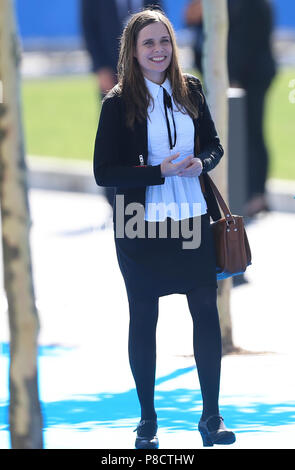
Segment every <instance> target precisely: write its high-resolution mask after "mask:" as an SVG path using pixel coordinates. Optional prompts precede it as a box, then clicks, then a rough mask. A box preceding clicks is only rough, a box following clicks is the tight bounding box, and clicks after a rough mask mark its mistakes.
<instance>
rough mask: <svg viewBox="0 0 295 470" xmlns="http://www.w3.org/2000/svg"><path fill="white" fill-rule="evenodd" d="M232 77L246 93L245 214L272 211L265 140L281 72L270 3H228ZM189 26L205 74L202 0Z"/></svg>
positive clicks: (189, 15) (190, 9)
mask: <svg viewBox="0 0 295 470" xmlns="http://www.w3.org/2000/svg"><path fill="white" fill-rule="evenodd" d="M228 13H229V35H228V74H229V82H230V86H231V87H239V88H243V89H244V90H245V91H246V112H247V116H246V122H247V158H248V160H247V172H248V174H247V203H246V207H245V215H247V216H249V217H252V216H254V215H256V214H258V213H259V212H261V211H264V210H268V206H267V202H266V198H265V184H266V179H267V174H268V166H269V154H268V150H267V147H266V143H265V139H264V130H263V125H264V108H265V98H266V94H267V91H268V89H269V87H270V85H271V82H272V80H273V78H274V76H275V74H276V64H275V60H274V56H273V52H272V47H271V36H272V31H273V11H272V6H271V3H270V1H269V0H251V1H249V0H228ZM185 21H186V24H187V25H189V26H192V27H193V28H196V31H197V41H196V43H195V45H194V47H195V56H196V63H195V65H196V66H197V67H198V69H199V70H200V71H201V72H202V49H203V41H204V33H203V27H202V0H193V1H191V2H189V4H188V5H187V8H186V11H185Z"/></svg>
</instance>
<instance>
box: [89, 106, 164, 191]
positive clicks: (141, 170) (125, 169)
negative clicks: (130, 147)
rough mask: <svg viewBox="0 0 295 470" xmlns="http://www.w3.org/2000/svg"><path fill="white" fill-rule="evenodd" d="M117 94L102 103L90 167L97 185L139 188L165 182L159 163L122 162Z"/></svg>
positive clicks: (120, 120) (122, 149) (120, 119)
mask: <svg viewBox="0 0 295 470" xmlns="http://www.w3.org/2000/svg"><path fill="white" fill-rule="evenodd" d="M117 100H118V98H116V97H110V98H107V99H106V100H105V101H104V102H103V105H102V109H101V113H100V120H99V124H98V129H97V134H96V139H95V146H94V159H93V171H94V177H95V181H96V184H97V185H98V186H111V187H121V188H138V187H143V186H154V185H159V184H164V182H165V178H164V177H162V174H161V165H145V166H132V165H128V166H127V165H122V163H121V162H122V160H123V159H124V154H123V152H124V148H123V147H122V144H121V145H120V143H121V142H122V135H121V132H122V127H123V126H122V118H121V115H120V111H119V104H118V102H117Z"/></svg>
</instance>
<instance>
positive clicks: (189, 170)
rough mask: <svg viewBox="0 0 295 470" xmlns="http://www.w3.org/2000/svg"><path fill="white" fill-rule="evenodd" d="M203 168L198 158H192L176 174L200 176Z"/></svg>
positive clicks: (190, 176)
mask: <svg viewBox="0 0 295 470" xmlns="http://www.w3.org/2000/svg"><path fill="white" fill-rule="evenodd" d="M202 170H203V163H202V160H201V159H200V158H193V159H192V161H191V163H190V164H189V165H188V166H187V167H186V168H184V169H183V170H181V171H180V172H179V173H178V176H184V177H187V178H194V177H195V176H200V174H201V173H202Z"/></svg>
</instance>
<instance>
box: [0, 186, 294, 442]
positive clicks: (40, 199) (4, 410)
mask: <svg viewBox="0 0 295 470" xmlns="http://www.w3.org/2000/svg"><path fill="white" fill-rule="evenodd" d="M30 204H31V217H32V222H33V224H32V230H31V247H32V257H33V273H34V283H35V294H36V301H37V306H38V309H39V316H40V321H41V331H40V335H39V344H40V347H39V359H38V361H39V362H38V364H39V384H40V385H39V388H40V398H41V402H42V410H43V417H44V443H45V447H46V448H49V449H57V448H71V449H78V448H81V449H82V448H84V449H85V448H94V449H95V448H97V449H114V448H119V449H130V448H131V449H132V448H133V447H134V441H135V435H136V434H135V433H133V432H132V431H133V429H135V427H136V425H137V423H138V421H139V416H140V411H139V406H138V402H137V398H136V392H135V388H134V383H133V378H132V375H131V372H130V369H129V363H128V355H127V335H128V302H127V296H126V293H125V287H124V282H123V279H122V277H121V273H120V271H119V268H118V265H117V260H116V254H115V247H114V240H113V230H112V222H111V213H110V210H109V208H108V206H107V204H106V203H105V201H104V199H103V198H102V196H100V195H89V194H88V195H87V194H80V193H79V194H78V193H66V192H54V191H43V190H36V189H34V190H31V191H30ZM105 222H107V223H106V226H105V228H104V229H102V225H103V224H104V223H105ZM247 233H248V237H249V241H250V244H251V248H252V255H253V266H251V267H250V268H249V269H248V271H247V274H246V278H247V280H248V283H246V284H243V285H240V286H239V287H235V288H233V289H232V294H231V316H232V322H233V337H234V343H235V345H236V346H239V347H241V348H243V349H244V350H246V351H248V353H244V354H239V355H227V356H224V357H223V360H222V382H221V392H220V405H221V413H222V415H223V416H224V418H225V422H226V425H227V426H228V427H229V428H231V429H232V430H234V431H235V432H236V435H237V442H236V443H235V444H233V445H232V446H231V448H232V449H238V448H248V449H252V448H253V449H254V448H258V449H263V448H295V441H294V432H295V403H294V390H295V374H294V358H295V346H294V331H295V316H294V269H293V267H294V261H295V260H294V257H295V255H294V233H295V214H287V213H279V212H270V213H268V214H266V215H263V216H261V217H259V218H257V219H256V220H255V221H253V222H252V223H250V224H248V225H247ZM1 276H2V273H1ZM1 281H2V280H1ZM2 283H3V281H2ZM6 308H7V307H6V303H5V297H4V293H3V290H1V292H0V327H1V328H0V342H1V350H2V351H1V350H0V351H1V352H2V354H1V358H0V374H1V376H0V448H1V449H5V448H9V447H10V443H9V433H8V352H9V351H8V338H9V331H8V321H7V311H6ZM157 338H158V340H157V356H158V357H157V380H156V394H155V397H156V409H157V413H158V421H159V432H158V435H159V440H160V448H165V449H179V448H180V449H199V448H201V447H202V443H201V438H200V436H199V433H198V431H197V430H196V428H197V423H198V420H199V417H200V412H201V396H200V389H199V382H198V378H197V373H196V368H195V364H194V359H193V356H192V352H193V351H192V322H191V318H190V314H189V310H188V306H187V302H186V297H185V296H181V295H172V296H168V297H164V298H161V299H160V317H159V323H158V332H157ZM216 448H217V449H218V448H222V447H221V446H219V447H217V446H215V447H214V449H216Z"/></svg>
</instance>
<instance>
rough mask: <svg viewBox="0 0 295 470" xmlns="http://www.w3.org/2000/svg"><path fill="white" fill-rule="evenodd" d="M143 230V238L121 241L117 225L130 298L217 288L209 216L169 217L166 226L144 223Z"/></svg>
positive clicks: (128, 238) (159, 223)
mask: <svg viewBox="0 0 295 470" xmlns="http://www.w3.org/2000/svg"><path fill="white" fill-rule="evenodd" d="M114 222H115V221H114ZM143 226H144V234H143V233H142V232H141V236H142V238H140V237H136V238H130V237H128V236H127V235H126V234H124V236H123V237H122V234H120V237H118V236H117V231H116V224H115V223H114V237H115V245H116V252H117V258H118V262H119V266H120V270H121V273H122V275H123V278H124V281H125V285H126V289H127V295H128V297H131V298H133V299H134V298H138V299H140V298H146V296H154V297H161V296H165V295H170V294H177V293H178V294H185V293H186V292H187V291H189V290H191V289H193V288H195V287H197V286H205V285H206V286H207V285H210V286H215V287H216V288H217V278H216V257H215V249H214V243H213V237H212V233H211V229H210V217H209V215H208V213H206V214H204V215H202V216H199V217H191V218H189V219H185V220H182V221H174V220H173V219H171V218H170V217H168V218H167V219H166V220H165V221H163V222H147V221H143ZM177 227H178V228H177ZM143 235H144V236H143ZM185 246H186V247H185Z"/></svg>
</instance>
